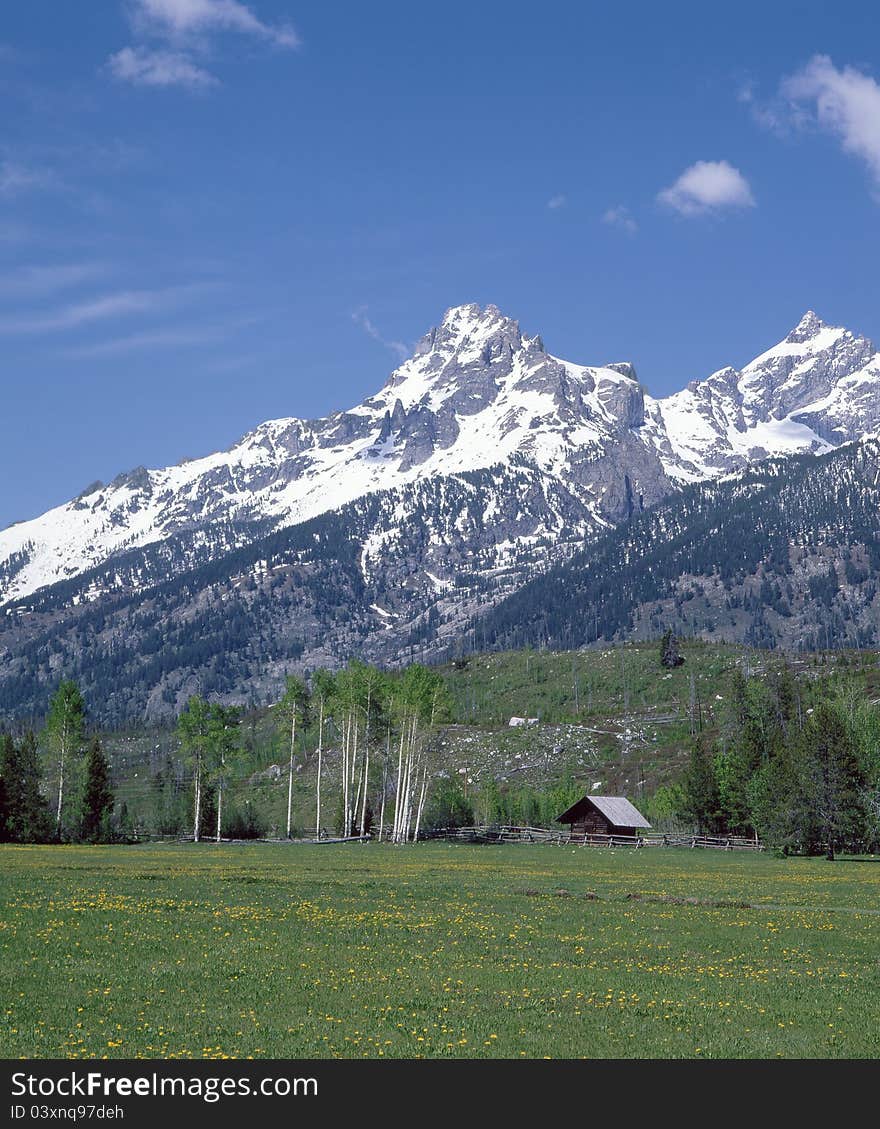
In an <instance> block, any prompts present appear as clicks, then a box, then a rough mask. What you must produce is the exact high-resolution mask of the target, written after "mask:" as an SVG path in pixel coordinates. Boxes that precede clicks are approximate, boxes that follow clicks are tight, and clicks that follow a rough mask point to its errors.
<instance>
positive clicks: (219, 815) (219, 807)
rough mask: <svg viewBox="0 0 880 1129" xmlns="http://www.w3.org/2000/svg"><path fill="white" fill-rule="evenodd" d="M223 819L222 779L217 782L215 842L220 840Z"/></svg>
mask: <svg viewBox="0 0 880 1129" xmlns="http://www.w3.org/2000/svg"><path fill="white" fill-rule="evenodd" d="M222 821H223V781H222V780H221V781H218V783H217V840H216V841H217V842H218V843H219V842H220V826H221V824H222Z"/></svg>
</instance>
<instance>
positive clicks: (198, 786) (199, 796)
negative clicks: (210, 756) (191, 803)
mask: <svg viewBox="0 0 880 1129" xmlns="http://www.w3.org/2000/svg"><path fill="white" fill-rule="evenodd" d="M194 784H195V793H196V803H195V808H196V810H195V825H194V827H193V840H194V842H196V843H198V841H199V824H200V823H201V817H202V758H201V755H199V756H198V757H197V759H196V776H195V781H194Z"/></svg>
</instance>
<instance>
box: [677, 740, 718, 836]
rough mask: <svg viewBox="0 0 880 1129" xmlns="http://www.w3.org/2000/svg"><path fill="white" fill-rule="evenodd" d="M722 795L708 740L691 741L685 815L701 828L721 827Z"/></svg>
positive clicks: (684, 796) (685, 793) (686, 773)
mask: <svg viewBox="0 0 880 1129" xmlns="http://www.w3.org/2000/svg"><path fill="white" fill-rule="evenodd" d="M720 806H721V798H720V795H719V792H718V778H717V776H716V772H715V760H714V757H713V755H712V750H711V748H710V746H709V743H708V742H707V741H706V740H705V738H703V737H698V738H697V739H696V740H695V741H693V743H692V744H691V755H690V762H689V764H688V767H687V771H686V772H685V776H684V781H683V805H682V815H683V816H685V817H686V818H687V819H690V820H691V821H692V822H693V823H694V824H695V825H696V827H697V828H698V830H700V831H708V832H710V833H712V832H715V831H717V830H718V823H719V809H720Z"/></svg>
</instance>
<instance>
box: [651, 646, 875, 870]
mask: <svg viewBox="0 0 880 1129" xmlns="http://www.w3.org/2000/svg"><path fill="white" fill-rule="evenodd" d="M878 789H880V712H878V710H877V709H876V708H875V707H874V706H873V705H872V704H871V703H870V702H868V701H866V700H865V699H864V698H860V697H859V696H858V695H857V694H856V693H855V691H854V690H853V689H852V688H849V687H847V686H846V685H844V684H841V683H838V682H835V681H834V680H814V681H812V682H810V681H801V680H798V679H796V678H795V677H794V675H793V673H792V671H791V669H790V667H789V666H788V665H787V664H785V663H777V664H775V665H774V666H773V667H772V668H771V669H770V670H768V671H766V672H765V673H763V674H762V675H761V676H760V677H759V676H751V677H749V676H747V675H746V674H745V673H744V672H743V671H742V670H739V669H738V670H737V671H735V672H734V678H733V690H732V694H731V698H730V702H729V703H728V709H727V717H726V719H725V722H724V724H723V726H722V729H721V732H720V733H719V734H718V735H717V736H716V737H712V738H710V737H709V736H707V735H706V734H702V733H697V734H696V735H695V737H694V740H693V743H692V747H691V750H690V756H689V763H688V766H687V770H686V772H685V773H684V777H683V779H682V781H681V784H680V785H679V786H677V787H676V788H674V789H672V793H673V794H672V797H671V799H672V806H673V808H674V809H675V810H677V812H678V814H679V816H680V817H682V818H683V819H685V820H688V821H690V822H691V823H692V824H693V825H694V826H695V827H697V828H698V829H699V830H700V831H704V832H706V833H709V834H734V835H755V834H757V835H758V836H759V837H760V838H761V839H763V840H765V841H766V842H767V843H768V844H770V845H773V846H775V847H778V848H780V849H781V850H783V851H785V852H794V853H801V854H825V855H826V856H827V857H829V858H834V856H835V854H836V853H837V852H838V851H844V850H846V851H864V850H866V849H868V848H870V847H872V846H874V845H875V844H877V843H878V841H880V790H878ZM668 798H669V797H667V799H668Z"/></svg>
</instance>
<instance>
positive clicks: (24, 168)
mask: <svg viewBox="0 0 880 1129" xmlns="http://www.w3.org/2000/svg"><path fill="white" fill-rule="evenodd" d="M54 183H55V176H54V174H53V173H52V172H50V171H49V170H48V169H40V168H34V167H32V166H29V165H24V164H21V163H19V162H18V161H12V160H6V159H4V160H0V195H2V196H17V195H19V194H20V193H22V192H27V191H29V190H31V189H34V188H48V187H51V186H52V185H53V184H54Z"/></svg>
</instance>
